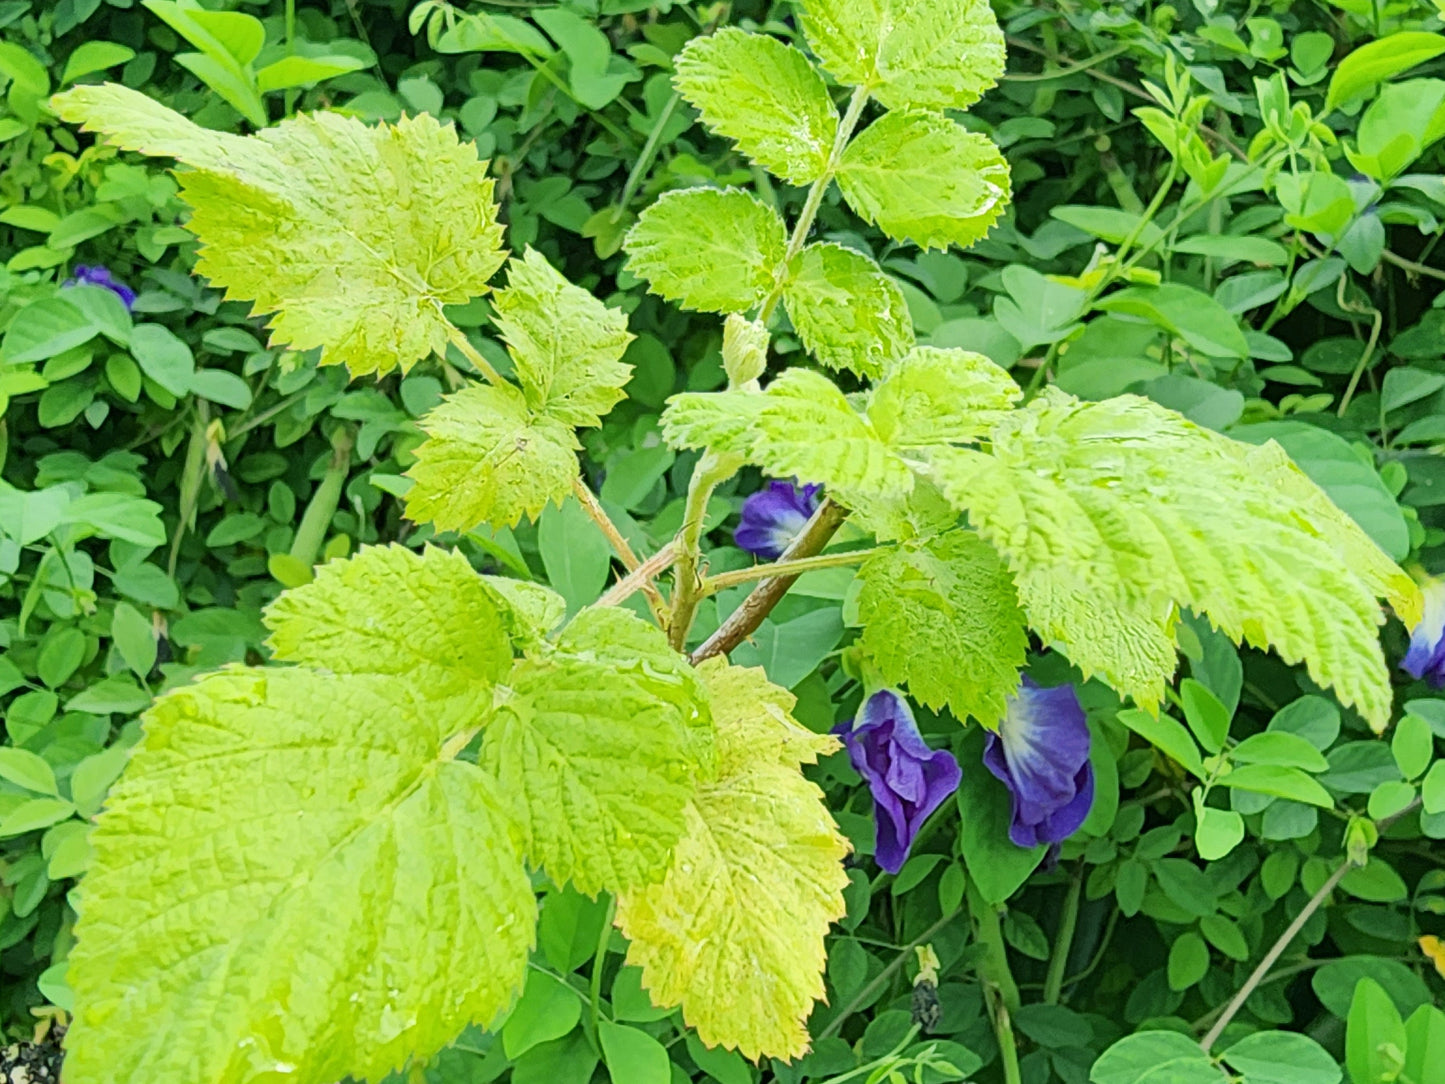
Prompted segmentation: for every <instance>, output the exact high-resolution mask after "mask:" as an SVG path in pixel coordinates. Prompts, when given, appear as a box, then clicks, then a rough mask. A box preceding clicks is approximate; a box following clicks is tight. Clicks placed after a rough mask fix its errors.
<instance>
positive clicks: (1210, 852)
mask: <svg viewBox="0 0 1445 1084" xmlns="http://www.w3.org/2000/svg"><path fill="white" fill-rule="evenodd" d="M1195 793H1198V792H1197V791H1196V792H1195ZM1198 821H1199V823H1198V824H1197V825H1196V826H1195V829H1194V845H1195V847H1197V848H1198V850H1199V857H1200V858H1203V859H1204V860H1205V861H1206V862H1213V861H1215V860H1217V859H1220V858H1223V857H1224V856H1225V855H1227V854H1228V853H1229V852H1230V851H1232V850H1234V848H1235V847H1237V846H1239V844H1240V842H1241V841H1242V840H1243V839H1244V818H1243V817H1241V816H1240V815H1239V814H1238V813H1236V812H1235V811H1234V810H1232V809H1214V808H1212V807H1209V806H1205V807H1204V808H1202V809H1200V810H1199V811H1198Z"/></svg>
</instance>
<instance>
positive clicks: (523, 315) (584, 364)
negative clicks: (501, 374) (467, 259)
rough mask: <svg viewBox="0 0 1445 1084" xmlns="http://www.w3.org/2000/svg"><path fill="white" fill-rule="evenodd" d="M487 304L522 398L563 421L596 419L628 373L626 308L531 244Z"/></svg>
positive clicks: (619, 394) (585, 423)
mask: <svg viewBox="0 0 1445 1084" xmlns="http://www.w3.org/2000/svg"><path fill="white" fill-rule="evenodd" d="M492 305H493V307H494V308H495V309H496V310H497V317H496V325H497V330H498V331H499V332H500V333H501V336H502V338H503V340H505V341H506V344H507V347H508V350H509V352H510V353H511V355H512V362H513V364H514V365H515V366H516V370H517V379H518V380H519V381H520V382H521V384H522V391H523V392H524V393H525V394H526V397H527V406H528V407H530V408H531V409H532V410H533V411H534V412H536V413H540V414H547V415H549V416H550V417H553V418H556V419H557V420H558V421H559V422H563V423H565V424H567V425H571V426H593V425H601V424H602V418H603V416H604V415H605V414H607V413H608V411H610V410H611V409H612V408H613V407H614V406H616V405H617V403H618V402H619V401H621V399H622V398H623V391H622V388H623V385H625V384H626V383H627V381H628V379H629V378H630V377H631V376H632V366H631V365H626V364H624V363H623V362H622V361H621V360H620V359H621V357H622V354H623V351H625V350H626V349H627V344H628V343H630V342H631V341H632V335H631V334H629V333H628V331H627V315H626V313H624V312H622V311H621V310H620V309H609V308H608V307H607V306H606V305H604V304H602V302H600V301H598V300H597V299H596V298H595V297H593V296H592V295H591V294H590V293H588V292H587V291H586V290H584V289H582V288H581V287H580V286H574V285H572V283H570V282H568V281H567V280H566V279H565V278H563V277H562V276H561V275H560V274H559V273H558V272H557V270H556V269H555V268H554V267H553V266H552V265H551V264H550V263H548V262H547V260H546V258H545V257H544V256H543V255H542V254H541V253H540V252H537V251H536V250H535V249H532V248H528V249H527V251H526V252H525V253H524V254H523V255H522V257H521V258H520V259H517V258H515V257H514V258H513V259H512V261H511V262H510V263H509V264H508V266H507V285H506V286H505V287H504V288H503V289H500V290H498V291H497V292H496V294H495V295H494V296H493V298H492Z"/></svg>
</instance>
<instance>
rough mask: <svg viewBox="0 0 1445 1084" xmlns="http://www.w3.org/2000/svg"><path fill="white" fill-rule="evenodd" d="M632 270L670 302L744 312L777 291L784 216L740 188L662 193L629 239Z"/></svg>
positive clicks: (705, 309) (784, 239)
mask: <svg viewBox="0 0 1445 1084" xmlns="http://www.w3.org/2000/svg"><path fill="white" fill-rule="evenodd" d="M624 247H625V248H626V249H627V256H628V265H627V266H628V270H630V271H631V272H632V273H633V274H634V275H637V276H638V277H639V278H643V279H646V280H647V283H648V287H649V288H650V289H651V291H652V292H653V293H655V294H660V295H662V296H663V297H665V298H667V299H668V300H669V301H676V302H678V303H679V304H680V305H682V306H684V307H685V308H689V309H700V310H701V311H703V312H743V311H745V310H747V309H750V308H752V307H753V306H754V305H756V304H758V303H759V302H760V301H762V299H763V298H764V297H765V296H767V294H768V292H769V291H770V290H772V288H773V283H774V282H775V281H776V279H777V276H778V275H779V273H780V272H781V270H782V264H783V257H784V255H785V254H786V251H787V237H786V234H785V232H784V229H783V220H782V219H781V218H779V217H778V213H777V212H776V211H774V210H773V209H772V208H771V207H769V206H768V205H767V204H766V203H764V202H763V201H762V200H760V199H758V198H757V197H756V196H754V195H751V194H750V193H747V192H743V191H741V190H738V189H731V188H730V189H727V190H725V191H719V190H718V189H715V188H687V189H683V190H681V191H676V192H667V193H664V194H663V196H662V198H660V199H659V200H658V201H657V202H656V203H654V204H653V205H652V206H651V207H649V208H647V210H645V211H643V212H642V214H641V215H640V216H639V217H638V219H637V224H636V225H635V226H633V227H632V229H631V230H629V231H628V234H627V240H626V241H625V242H624Z"/></svg>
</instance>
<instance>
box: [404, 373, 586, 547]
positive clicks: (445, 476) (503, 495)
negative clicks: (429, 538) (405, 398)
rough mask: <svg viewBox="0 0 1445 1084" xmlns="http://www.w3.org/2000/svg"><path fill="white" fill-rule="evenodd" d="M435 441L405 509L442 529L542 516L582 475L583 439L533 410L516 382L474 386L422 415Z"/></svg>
mask: <svg viewBox="0 0 1445 1084" xmlns="http://www.w3.org/2000/svg"><path fill="white" fill-rule="evenodd" d="M422 429H423V430H424V431H425V432H426V434H427V437H428V439H427V440H426V442H425V443H423V444H422V445H420V446H419V447H418V448H417V449H416V457H417V461H416V462H415V463H414V464H412V466H411V468H410V469H409V470H408V471H407V475H408V477H411V478H413V479H415V481H416V484H415V485H414V486H412V487H411V489H410V490H409V491H408V492H407V495H406V514H407V516H408V517H410V518H411V519H414V520H416V521H417V522H418V523H424V522H431V523H435V524H436V525H437V528H438V529H439V530H443V531H446V530H470V529H471V528H473V527H475V526H477V524H479V523H492V524H507V525H511V524H514V523H516V522H517V520H519V519H520V518H521V517H522V516H523V515H526V516H527V517H528V518H530V519H536V518H537V516H538V515H539V514H540V513H541V511H542V509H543V508H544V507H546V505H547V503H548V502H549V501H555V502H559V503H560V502H561V501H562V499H563V498H564V497H566V496H567V494H568V493H570V492H571V491H572V480H573V479H574V478H576V476H577V454H576V451H577V448H578V447H579V445H578V443H577V438H576V436H575V435H574V434H573V432H572V430H571V429H570V428H569V427H568V426H566V425H564V424H563V423H562V422H559V421H557V419H555V418H551V417H548V416H547V415H545V414H544V415H540V416H537V415H533V414H532V412H531V411H529V410H528V409H527V401H526V399H525V398H524V397H523V395H522V393H521V392H520V391H519V390H517V389H516V388H515V387H513V386H512V385H510V384H473V385H471V386H469V387H466V388H463V389H462V390H461V391H459V392H457V393H455V394H454V395H449V396H447V397H446V398H445V399H444V400H442V403H441V405H440V406H438V407H436V408H435V409H434V410H432V411H431V412H430V413H429V414H427V415H426V417H425V418H424V419H423V420H422Z"/></svg>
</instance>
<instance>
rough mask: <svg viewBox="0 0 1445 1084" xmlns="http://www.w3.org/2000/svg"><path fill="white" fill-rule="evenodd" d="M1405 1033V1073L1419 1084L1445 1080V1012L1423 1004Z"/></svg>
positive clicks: (1443, 1081)
mask: <svg viewBox="0 0 1445 1084" xmlns="http://www.w3.org/2000/svg"><path fill="white" fill-rule="evenodd" d="M1405 1035H1406V1038H1407V1039H1408V1041H1409V1049H1408V1050H1407V1051H1406V1053H1405V1071H1404V1074H1402V1075H1408V1076H1409V1078H1410V1079H1411V1080H1413V1081H1415V1082H1416V1084H1445V1013H1442V1012H1441V1011H1440V1010H1439V1009H1437V1008H1435V1006H1434V1005H1421V1006H1420V1007H1419V1008H1418V1009H1416V1010H1415V1011H1414V1012H1413V1013H1411V1014H1410V1019H1408V1020H1406V1021H1405ZM1271 1084H1272V1082H1271ZM1280 1084H1288V1082H1285V1081H1281V1082H1280ZM1321 1084H1333V1082H1329V1081H1321Z"/></svg>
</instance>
